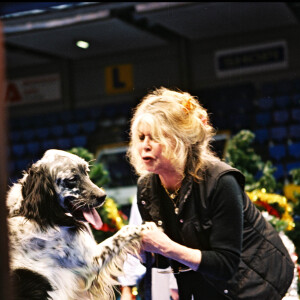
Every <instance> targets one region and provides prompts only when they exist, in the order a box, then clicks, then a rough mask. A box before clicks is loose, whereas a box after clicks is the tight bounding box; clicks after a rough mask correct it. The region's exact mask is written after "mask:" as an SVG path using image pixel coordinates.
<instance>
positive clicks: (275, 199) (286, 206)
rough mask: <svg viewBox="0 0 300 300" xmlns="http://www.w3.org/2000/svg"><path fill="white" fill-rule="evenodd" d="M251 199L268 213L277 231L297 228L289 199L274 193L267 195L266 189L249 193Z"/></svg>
mask: <svg viewBox="0 0 300 300" xmlns="http://www.w3.org/2000/svg"><path fill="white" fill-rule="evenodd" d="M247 194H248V196H249V198H250V199H251V200H252V201H253V203H254V204H255V205H256V206H257V207H258V208H259V209H260V210H262V211H267V212H268V213H269V215H270V216H272V218H270V219H269V221H270V222H271V224H272V225H273V226H274V227H275V228H276V229H277V231H290V230H293V229H294V228H295V223H294V219H293V216H292V213H293V206H292V205H291V203H289V202H288V200H287V198H286V197H284V196H281V195H278V194H274V193H267V192H266V189H264V188H263V189H260V190H254V191H252V192H247Z"/></svg>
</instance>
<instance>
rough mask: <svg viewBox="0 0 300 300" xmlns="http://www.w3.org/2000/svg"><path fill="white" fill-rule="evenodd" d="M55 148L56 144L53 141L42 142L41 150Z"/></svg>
mask: <svg viewBox="0 0 300 300" xmlns="http://www.w3.org/2000/svg"><path fill="white" fill-rule="evenodd" d="M56 147H57V143H56V141H55V140H44V141H43V142H42V150H43V151H46V150H48V149H55V148H56Z"/></svg>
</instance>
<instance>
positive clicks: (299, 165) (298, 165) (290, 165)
mask: <svg viewBox="0 0 300 300" xmlns="http://www.w3.org/2000/svg"><path fill="white" fill-rule="evenodd" d="M299 168H300V161H295V162H292V163H288V164H287V165H286V171H287V173H290V171H292V170H294V169H299Z"/></svg>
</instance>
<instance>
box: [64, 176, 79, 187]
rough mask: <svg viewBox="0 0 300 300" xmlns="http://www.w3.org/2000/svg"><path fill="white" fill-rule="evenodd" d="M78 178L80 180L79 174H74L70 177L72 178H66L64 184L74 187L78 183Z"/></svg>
mask: <svg viewBox="0 0 300 300" xmlns="http://www.w3.org/2000/svg"><path fill="white" fill-rule="evenodd" d="M77 180H78V176H73V177H70V178H65V179H64V184H65V185H66V186H67V187H69V188H70V187H74V186H75V185H76V183H77Z"/></svg>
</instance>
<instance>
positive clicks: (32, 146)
mask: <svg viewBox="0 0 300 300" xmlns="http://www.w3.org/2000/svg"><path fill="white" fill-rule="evenodd" d="M26 150H27V153H29V154H30V155H37V154H39V153H40V152H41V151H42V147H41V144H40V143H39V142H29V143H27V144H26Z"/></svg>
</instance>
